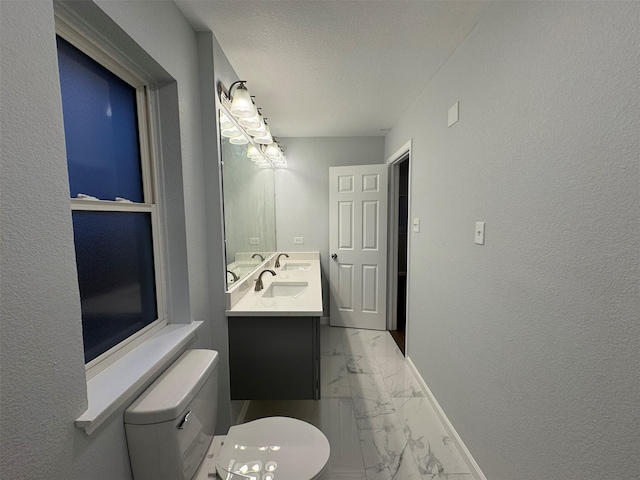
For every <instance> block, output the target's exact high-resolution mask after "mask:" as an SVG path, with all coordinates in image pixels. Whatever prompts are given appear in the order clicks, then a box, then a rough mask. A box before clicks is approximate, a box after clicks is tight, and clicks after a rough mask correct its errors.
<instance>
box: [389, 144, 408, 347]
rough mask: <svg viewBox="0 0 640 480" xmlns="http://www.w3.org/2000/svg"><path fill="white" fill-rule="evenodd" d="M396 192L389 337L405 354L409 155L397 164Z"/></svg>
mask: <svg viewBox="0 0 640 480" xmlns="http://www.w3.org/2000/svg"><path fill="white" fill-rule="evenodd" d="M397 168H398V190H397V201H396V203H397V209H398V210H397V219H398V231H397V234H396V240H397V246H398V248H397V250H398V251H397V252H396V261H397V266H398V267H397V271H396V282H397V289H396V328H395V330H391V331H390V333H391V336H392V337H393V339H394V340H395V341H396V343H397V344H398V348H400V351H401V352H402V354H403V355H404V353H405V331H406V326H407V302H406V299H407V236H408V231H407V229H408V227H409V155H407V156H406V157H405V158H404V159H403V160H401V161H400V162H399V163H398V166H397Z"/></svg>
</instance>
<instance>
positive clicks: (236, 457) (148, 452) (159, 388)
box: [124, 350, 330, 480]
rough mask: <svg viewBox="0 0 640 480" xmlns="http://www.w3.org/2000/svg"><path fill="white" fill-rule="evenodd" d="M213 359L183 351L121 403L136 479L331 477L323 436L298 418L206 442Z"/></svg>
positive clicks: (211, 420)
mask: <svg viewBox="0 0 640 480" xmlns="http://www.w3.org/2000/svg"><path fill="white" fill-rule="evenodd" d="M217 363H218V352H215V351H212V350H189V351H187V352H185V353H184V354H183V355H182V356H181V357H180V358H179V359H178V360H176V362H175V363H174V364H173V365H171V366H170V367H169V368H168V369H167V371H165V372H164V373H163V374H162V375H161V376H160V377H159V378H158V379H157V380H156V381H155V382H154V383H153V384H152V385H151V386H150V387H149V388H148V389H147V390H145V391H144V392H143V393H142V395H140V397H138V399H136V400H135V401H134V402H133V403H132V404H131V406H130V407H129V408H127V409H126V411H125V414H124V421H125V430H126V435H127V446H128V449H129V458H130V460H131V469H132V472H133V478H134V480H164V479H166V480H193V479H198V480H199V479H200V478H208V479H212V478H216V475H217V478H220V479H222V480H321V479H322V480H324V479H325V478H329V471H328V470H329V469H328V467H327V465H328V463H329V453H330V448H329V442H328V440H327V438H326V437H325V436H324V434H323V433H322V432H321V431H320V430H318V429H317V428H316V427H314V426H313V425H310V424H308V423H306V422H303V421H301V420H297V419H293V418H288V417H268V418H262V419H259V420H254V421H252V422H248V423H245V424H242V425H236V426H233V427H231V428H230V429H229V433H228V434H227V435H226V437H216V439H215V441H212V440H214V431H215V426H216V413H217V401H218V400H217V396H218V393H217V392H218V371H217ZM205 459H207V461H206V462H204V461H203V460H205Z"/></svg>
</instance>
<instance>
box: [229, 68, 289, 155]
mask: <svg viewBox="0 0 640 480" xmlns="http://www.w3.org/2000/svg"><path fill="white" fill-rule="evenodd" d="M245 83H246V81H245V80H240V81H237V82H234V83H232V84H231V86H230V87H229V89H228V90H227V89H226V88H225V86H224V85H223V84H222V83H221V82H219V83H218V95H219V97H220V135H222V136H223V137H226V138H228V139H229V142H230V143H232V144H235V145H247V144H248V145H249V146H248V147H247V157H249V158H250V159H251V160H253V161H254V162H255V163H256V165H258V166H259V167H261V168H268V167H270V168H273V167H278V168H286V167H287V161H286V159H285V156H284V152H283V151H282V148H280V145H278V143H277V142H276V141H275V140H274V138H273V136H272V135H271V128H269V125H268V124H267V122H266V121H265V118H264V117H263V116H262V112H260V109H258V108H257V107H256V105H255V104H254V102H253V98H252V97H251V95H250V94H249V91H248V90H247V87H246V85H245Z"/></svg>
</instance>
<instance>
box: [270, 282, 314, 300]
mask: <svg viewBox="0 0 640 480" xmlns="http://www.w3.org/2000/svg"><path fill="white" fill-rule="evenodd" d="M308 286H309V284H308V283H307V282H272V283H271V285H269V286H268V287H267V289H266V290H265V291H264V293H263V294H262V296H263V297H266V298H286V297H297V296H298V295H300V294H301V293H302V292H304V291H305V290H306V289H307V287H308Z"/></svg>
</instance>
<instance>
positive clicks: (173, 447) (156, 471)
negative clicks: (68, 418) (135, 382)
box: [124, 350, 218, 480]
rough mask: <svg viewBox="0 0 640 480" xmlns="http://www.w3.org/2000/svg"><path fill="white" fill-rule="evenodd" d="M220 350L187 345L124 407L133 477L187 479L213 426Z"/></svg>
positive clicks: (194, 470)
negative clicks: (151, 382)
mask: <svg viewBox="0 0 640 480" xmlns="http://www.w3.org/2000/svg"><path fill="white" fill-rule="evenodd" d="M217 364H218V352H216V351H213V350H188V351H186V352H185V353H183V354H182V355H181V356H180V358H178V360H176V361H175V363H173V365H171V366H170V367H169V368H168V369H167V370H166V371H165V372H164V373H163V374H162V375H161V376H160V377H159V378H158V379H157V380H156V381H155V382H153V384H151V386H150V387H149V388H147V390H145V391H144V392H143V393H142V395H140V397H138V399H136V400H135V401H134V402H133V403H132V404H131V406H130V407H129V408H127V409H126V410H125V412H124V423H125V430H126V434H127V446H128V448H129V458H130V460H131V469H132V471H133V478H134V479H135V480H162V479H167V480H191V479H192V478H193V475H194V473H195V472H196V470H197V468H198V465H199V464H200V462H201V461H202V459H203V457H204V455H205V453H206V452H207V449H208V447H209V444H210V443H211V439H212V438H213V434H214V430H215V427H216V414H217V402H218V369H217Z"/></svg>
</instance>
